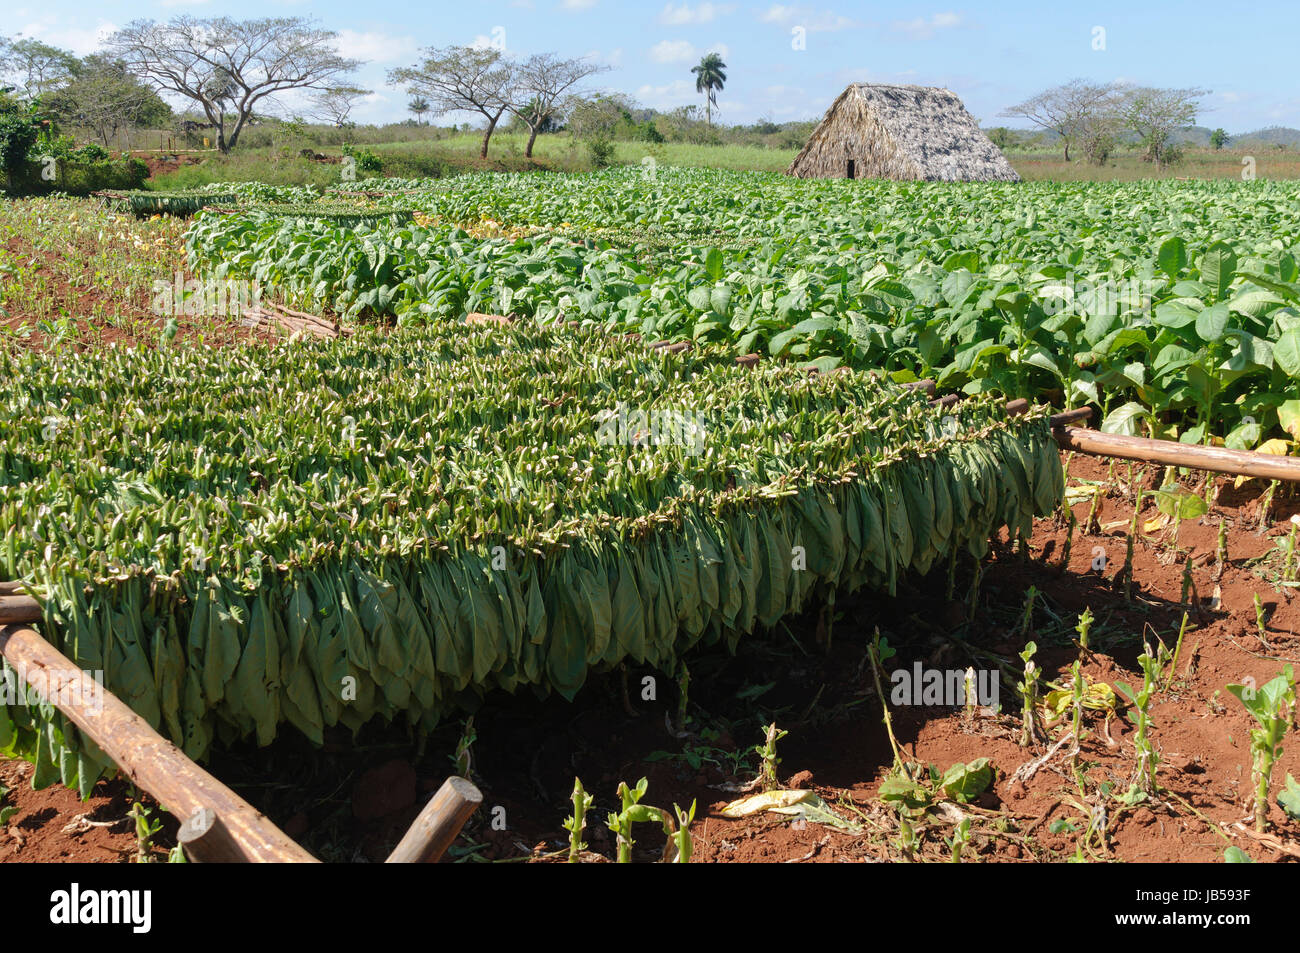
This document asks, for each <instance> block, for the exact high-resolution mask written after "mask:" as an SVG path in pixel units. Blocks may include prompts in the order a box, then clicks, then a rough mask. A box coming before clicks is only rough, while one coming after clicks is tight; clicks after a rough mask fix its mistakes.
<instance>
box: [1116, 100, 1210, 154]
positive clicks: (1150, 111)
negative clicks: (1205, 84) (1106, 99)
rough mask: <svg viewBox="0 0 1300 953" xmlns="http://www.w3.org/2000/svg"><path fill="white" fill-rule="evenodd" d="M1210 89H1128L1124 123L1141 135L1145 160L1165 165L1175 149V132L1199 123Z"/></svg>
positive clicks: (1139, 136)
mask: <svg viewBox="0 0 1300 953" xmlns="http://www.w3.org/2000/svg"><path fill="white" fill-rule="evenodd" d="M1208 93H1209V90H1207V89H1199V88H1196V87H1188V88H1186V89H1158V88H1156V87H1154V86H1137V87H1133V88H1130V89H1128V90H1127V94H1126V96H1125V101H1124V121H1125V123H1126V124H1127V125H1128V127H1129V128H1130V129H1132V130H1133V132H1135V133H1137V136H1138V139H1139V141H1141V143H1142V145H1143V147H1144V152H1143V155H1142V158H1144V159H1146V160H1147V161H1148V162H1154V163H1155V164H1156V165H1160V166H1163V165H1164V164H1165V163H1166V162H1167V161H1168V160H1169V156H1170V154H1171V152H1172V150H1173V146H1174V141H1173V133H1174V130H1176V129H1183V128H1185V127H1187V126H1190V125H1192V124H1193V123H1195V122H1196V114H1197V113H1198V112H1200V106H1201V104H1200V98H1201V97H1202V96H1205V95H1208Z"/></svg>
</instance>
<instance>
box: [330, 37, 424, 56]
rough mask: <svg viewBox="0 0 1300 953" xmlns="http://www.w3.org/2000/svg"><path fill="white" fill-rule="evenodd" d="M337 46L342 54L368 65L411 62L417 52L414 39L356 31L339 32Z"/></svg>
mask: <svg viewBox="0 0 1300 953" xmlns="http://www.w3.org/2000/svg"><path fill="white" fill-rule="evenodd" d="M338 33H339V36H338V40H337V41H336V43H335V45H336V46H337V48H338V50H339V52H340V53H342V54H343V55H344V56H348V57H351V58H353V59H358V60H365V61H366V62H368V63H393V62H396V61H399V60H409V59H411V58H412V57H413V56H414V55H415V52H416V48H417V46H416V42H415V39H414V38H413V37H409V36H393V35H391V34H388V33H378V32H372V33H361V32H358V31H356V30H339V31H338Z"/></svg>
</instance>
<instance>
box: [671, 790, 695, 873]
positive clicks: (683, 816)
mask: <svg viewBox="0 0 1300 953" xmlns="http://www.w3.org/2000/svg"><path fill="white" fill-rule="evenodd" d="M673 814H674V815H676V818H677V830H676V831H675V832H674V833H673V834H672V835H671V836H672V840H673V845H674V846H675V847H676V853H675V855H674V857H673V863H676V864H689V863H690V862H691V854H692V852H693V850H694V842H693V841H692V839H691V824H692V823H693V822H694V821H695V802H694V801H691V809H690V810H689V811H683V810H682V809H681V808H680V807H678V806H677V805H676V804H674V805H673Z"/></svg>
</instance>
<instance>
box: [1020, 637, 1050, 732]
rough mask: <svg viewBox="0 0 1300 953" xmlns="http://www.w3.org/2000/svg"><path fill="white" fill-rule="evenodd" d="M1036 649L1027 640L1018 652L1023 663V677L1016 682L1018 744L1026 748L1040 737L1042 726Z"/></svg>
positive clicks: (1039, 672)
mask: <svg viewBox="0 0 1300 953" xmlns="http://www.w3.org/2000/svg"><path fill="white" fill-rule="evenodd" d="M1037 651H1038V646H1037V645H1036V644H1035V643H1033V642H1029V643H1027V644H1026V645H1025V649H1024V651H1023V652H1021V653H1020V659H1021V661H1023V662H1024V663H1025V674H1024V677H1023V678H1022V679H1021V680H1020V682H1018V683H1017V684H1016V690H1017V691H1019V692H1020V726H1021V727H1020V745H1021V747H1024V748H1028V747H1029V746H1030V745H1032V744H1033V743H1034V742H1035V741H1037V740H1040V739H1041V738H1042V734H1043V731H1042V727H1041V726H1040V725H1039V723H1038V704H1039V701H1040V699H1039V696H1038V679H1039V677H1040V675H1041V670H1040V669H1039V667H1038V665H1037V664H1036V663H1035V662H1034V653H1035V652H1037Z"/></svg>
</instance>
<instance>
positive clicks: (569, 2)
mask: <svg viewBox="0 0 1300 953" xmlns="http://www.w3.org/2000/svg"><path fill="white" fill-rule="evenodd" d="M595 5H596V0H564V2H563V3H562V4H561V6H562V7H564V9H566V10H590V9H591V8H592V7H594V6H595Z"/></svg>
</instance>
